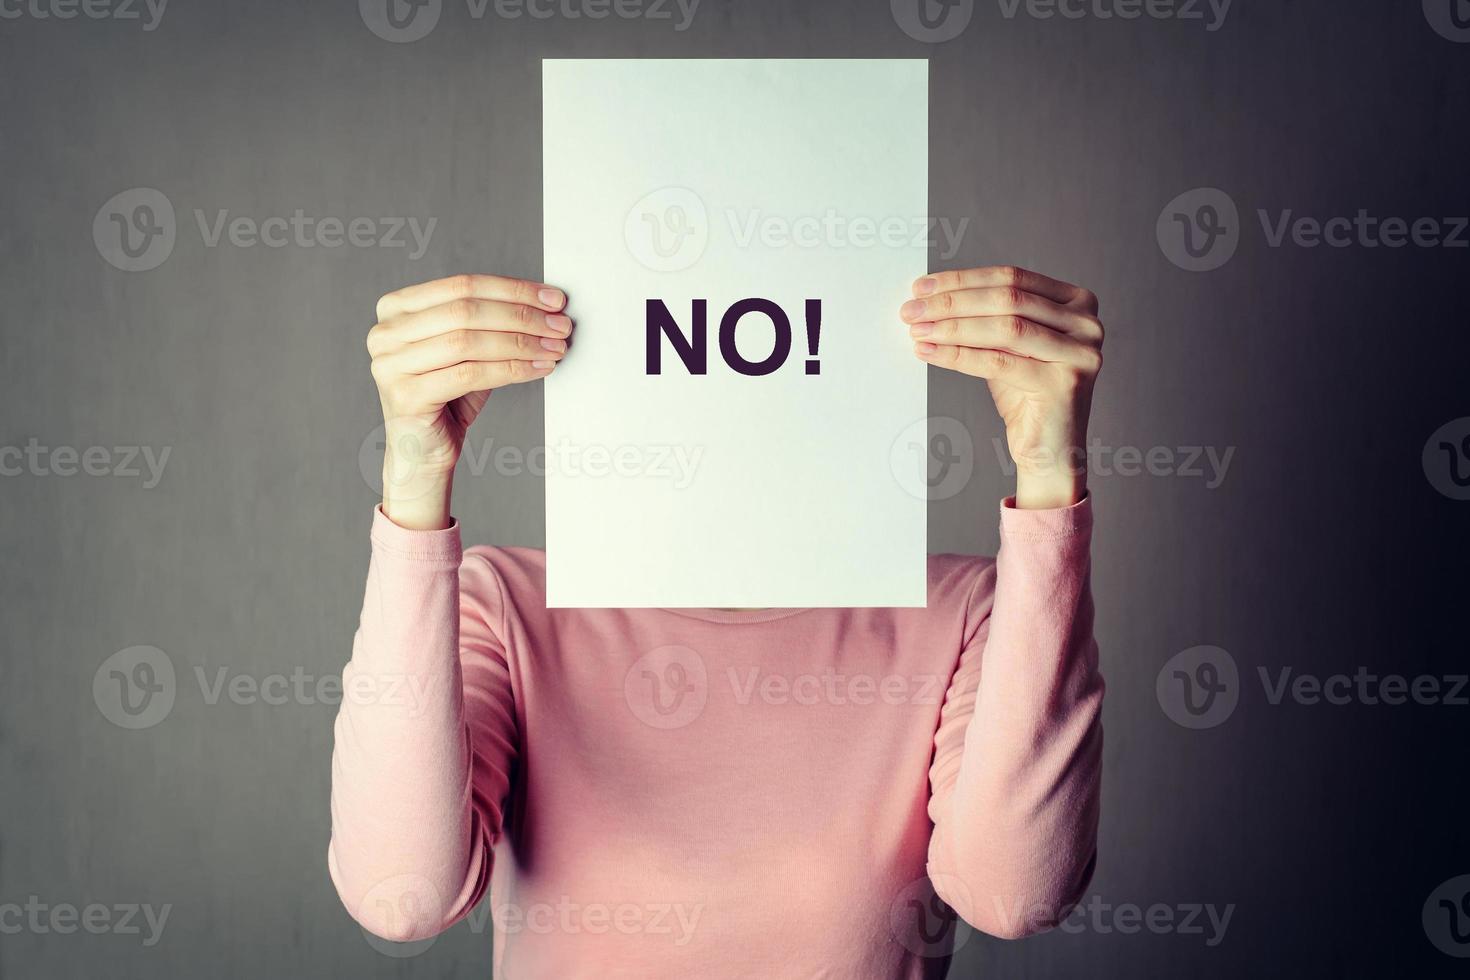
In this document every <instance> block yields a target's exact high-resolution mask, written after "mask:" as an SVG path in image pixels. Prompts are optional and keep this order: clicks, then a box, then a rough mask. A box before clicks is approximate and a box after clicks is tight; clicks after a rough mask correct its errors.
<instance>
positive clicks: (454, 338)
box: [367, 275, 572, 530]
mask: <svg viewBox="0 0 1470 980" xmlns="http://www.w3.org/2000/svg"><path fill="white" fill-rule="evenodd" d="M565 305H566V294H565V293H563V292H562V291H561V290H560V289H556V288H555V287H552V286H544V285H541V284H540V283H534V282H527V281H525V280H522V279H507V278H504V277H501V276H485V275H464V276H451V277H450V278H448V279H437V280H435V281H433V282H426V283H421V284H419V285H417V286H407V287H405V288H403V289H399V290H396V291H395V292H391V293H389V294H388V295H386V296H384V297H383V298H382V299H380V300H379V301H378V323H377V325H376V326H374V327H373V328H372V329H371V330H370V331H368V337H367V348H368V353H369V354H371V355H372V358H373V364H372V371H373V378H374V379H375V380H376V381H377V384H378V396H379V398H380V400H381V401H382V405H383V431H384V437H385V439H384V441H385V443H386V446H387V448H386V451H385V452H384V454H383V455H384V458H383V512H384V513H385V514H387V515H388V517H389V519H390V520H392V521H393V522H394V523H395V524H399V525H401V526H403V527H408V528H414V529H421V530H427V529H434V528H446V527H449V526H450V523H451V519H450V516H449V498H450V494H451V491H452V488H453V482H454V464H455V463H457V462H458V461H459V454H460V451H461V450H462V449H463V447H464V439H465V434H466V433H467V432H468V431H469V427H470V424H471V423H473V422H474V421H475V418H476V416H478V415H479V414H480V410H481V409H482V408H484V407H485V402H486V400H487V399H489V397H490V392H491V391H492V390H494V389H496V388H499V387H501V386H502V385H508V384H517V383H519V382H522V381H534V380H536V379H537V378H544V377H546V376H547V375H548V374H550V373H551V371H552V369H553V368H555V367H556V362H557V361H559V360H561V359H562V357H564V356H565V355H566V350H567V340H566V339H567V337H568V336H570V335H571V332H572V321H571V320H570V319H569V318H568V317H566V316H565V315H563V314H562V313H561V312H560V311H561V309H562V308H563V307H564V306H565Z"/></svg>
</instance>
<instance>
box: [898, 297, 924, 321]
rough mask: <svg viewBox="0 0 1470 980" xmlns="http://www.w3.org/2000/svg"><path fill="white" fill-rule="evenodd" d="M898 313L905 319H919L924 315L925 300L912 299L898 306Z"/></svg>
mask: <svg viewBox="0 0 1470 980" xmlns="http://www.w3.org/2000/svg"><path fill="white" fill-rule="evenodd" d="M898 315H899V316H901V317H903V318H904V319H905V320H917V319H918V318H919V317H921V316H923V315H924V301H923V300H921V299H911V300H909V301H908V302H907V303H905V304H903V305H902V306H900V307H899V308H898Z"/></svg>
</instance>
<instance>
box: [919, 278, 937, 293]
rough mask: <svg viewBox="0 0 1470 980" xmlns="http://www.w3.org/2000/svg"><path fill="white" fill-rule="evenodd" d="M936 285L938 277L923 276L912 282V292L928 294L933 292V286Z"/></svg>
mask: <svg viewBox="0 0 1470 980" xmlns="http://www.w3.org/2000/svg"><path fill="white" fill-rule="evenodd" d="M938 285H939V280H938V279H935V278H934V277H933V276H925V277H924V278H923V279H920V280H919V281H918V282H916V283H914V292H915V293H917V294H918V295H920V296H928V295H929V294H930V293H932V292H934V289H935V287H936V286H938Z"/></svg>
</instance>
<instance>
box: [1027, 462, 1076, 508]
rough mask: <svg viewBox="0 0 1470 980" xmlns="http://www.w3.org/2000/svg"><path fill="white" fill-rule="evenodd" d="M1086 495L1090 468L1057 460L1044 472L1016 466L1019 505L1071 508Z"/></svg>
mask: <svg viewBox="0 0 1470 980" xmlns="http://www.w3.org/2000/svg"><path fill="white" fill-rule="evenodd" d="M1086 496H1087V467H1086V465H1085V464H1083V465H1077V466H1072V465H1065V464H1062V463H1060V462H1059V463H1058V465H1056V466H1052V467H1049V468H1047V469H1046V470H1045V471H1042V472H1035V471H1028V470H1025V469H1023V468H1021V467H1019V466H1018V467H1017V468H1016V507H1017V508H1018V509H1020V510H1054V509H1057V508H1061V507H1071V506H1072V505H1074V504H1076V503H1078V502H1079V501H1081V500H1082V498H1083V497H1086Z"/></svg>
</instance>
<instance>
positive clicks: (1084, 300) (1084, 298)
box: [1077, 289, 1097, 316]
mask: <svg viewBox="0 0 1470 980" xmlns="http://www.w3.org/2000/svg"><path fill="white" fill-rule="evenodd" d="M1077 302H1078V304H1079V305H1080V306H1081V307H1082V308H1083V309H1084V310H1087V311H1088V312H1089V313H1091V314H1093V315H1094V316H1096V315H1097V293H1094V292H1093V291H1092V290H1090V289H1084V290H1082V292H1081V294H1080V295H1079V296H1078V297H1077Z"/></svg>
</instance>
